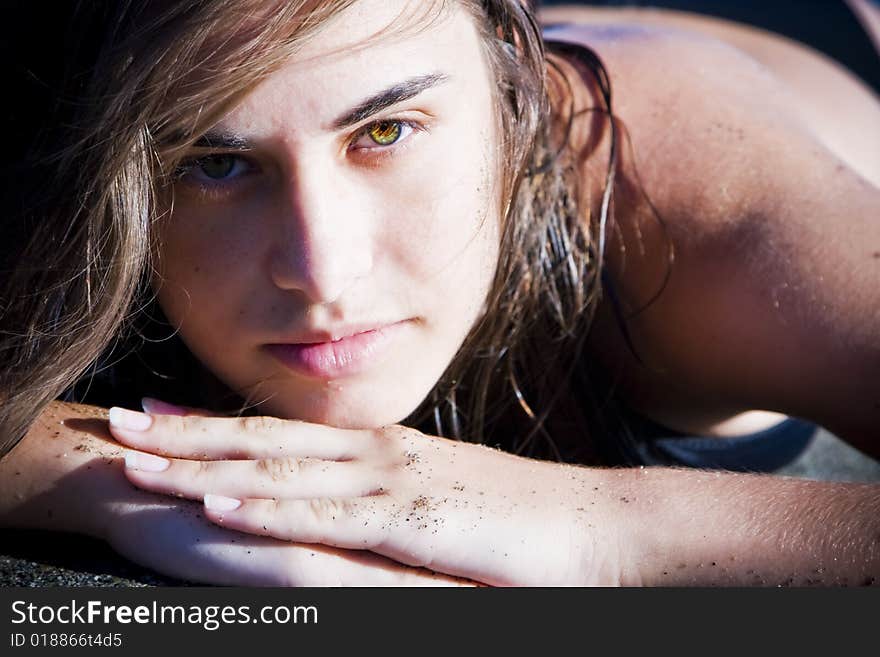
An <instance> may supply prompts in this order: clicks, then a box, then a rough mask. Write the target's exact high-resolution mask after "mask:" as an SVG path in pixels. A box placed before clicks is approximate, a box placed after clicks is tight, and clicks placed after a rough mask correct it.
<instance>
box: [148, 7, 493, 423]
mask: <svg viewBox="0 0 880 657" xmlns="http://www.w3.org/2000/svg"><path fill="white" fill-rule="evenodd" d="M420 4H421V0H412V1H407V0H393V1H389V0H363V1H362V2H359V3H357V4H356V5H355V6H354V7H353V8H351V9H349V10H347V11H345V12H343V13H342V14H340V15H339V16H338V18H337V19H335V20H334V21H332V22H330V23H328V25H327V26H326V27H325V28H324V29H323V30H322V31H321V32H320V33H319V34H318V35H317V36H315V37H314V38H313V39H312V40H310V41H309V42H308V43H307V44H306V46H305V48H304V49H303V50H301V51H300V52H298V53H297V55H295V57H294V58H293V59H292V60H291V61H289V62H288V63H287V64H286V65H285V66H284V67H283V68H282V69H281V70H279V71H278V72H276V73H275V74H274V75H272V76H271V77H269V78H268V79H266V80H265V81H264V82H263V83H261V84H260V86H258V87H257V88H256V89H255V90H254V91H253V93H251V94H250V95H249V96H247V97H246V99H245V100H244V101H243V102H242V103H241V104H240V105H239V106H238V107H237V108H236V109H235V110H234V111H232V112H231V113H230V114H228V115H227V116H226V117H225V118H223V119H222V120H221V121H220V122H219V123H218V124H217V125H216V126H215V127H214V128H213V129H212V130H211V131H210V132H209V133H208V134H207V135H205V136H204V137H203V138H202V139H201V140H200V142H199V145H198V147H197V148H196V149H194V151H193V153H192V154H191V157H189V158H188V159H187V161H186V163H185V165H184V168H183V171H182V177H181V178H180V180H179V182H177V183H176V184H175V192H174V193H175V200H174V207H173V212H172V213H171V215H170V216H169V218H168V219H166V220H165V221H164V222H163V224H162V225H161V226H160V243H161V245H162V246H161V253H160V259H159V260H160V261H159V266H158V275H157V278H156V285H157V290H158V294H159V300H160V302H161V305H162V308H163V309H164V311H165V313H166V315H167V316H168V318H169V320H170V321H171V322H172V323H173V324H174V325H175V326H179V328H180V332H181V335H182V337H183V339H184V340H185V341H186V343H187V344H188V346H189V347H190V348H191V350H192V351H193V352H194V353H195V355H196V356H197V357H198V358H199V359H200V360H201V361H202V362H203V363H204V364H205V365H206V366H207V367H208V368H209V369H211V370H212V371H213V372H214V373H215V374H216V375H217V376H219V377H220V378H221V379H222V380H223V381H225V382H226V383H227V384H228V385H229V386H230V387H231V388H232V389H234V390H236V391H237V392H238V393H239V394H241V395H242V396H244V397H245V398H247V399H249V400H250V401H252V402H258V403H261V406H260V408H261V410H262V411H263V412H266V413H272V414H276V415H280V416H283V417H290V418H298V419H303V420H307V421H311V422H321V423H327V424H332V425H336V426H341V427H372V426H381V425H384V424H390V423H394V422H398V421H400V420H401V419H403V418H404V417H406V416H407V415H408V414H409V413H411V412H412V411H413V410H414V409H415V407H416V406H417V405H418V404H419V402H421V401H422V399H424V397H425V396H426V395H427V393H428V392H429V391H430V389H431V387H432V386H433V385H434V384H435V382H436V381H437V379H438V378H439V376H440V375H441V374H442V373H443V371H444V370H445V368H446V367H447V365H448V364H449V362H450V361H451V359H452V357H453V356H454V355H455V352H456V351H457V350H458V348H459V347H460V346H461V343H462V341H463V340H464V338H465V336H466V335H467V333H468V331H469V329H470V328H471V326H472V325H473V323H474V321H475V320H476V319H477V318H478V316H479V314H480V312H481V310H482V308H483V304H484V300H485V297H486V294H487V291H488V289H489V285H490V282H491V279H492V276H493V274H494V270H495V263H496V260H497V257H498V241H499V215H500V210H499V199H498V196H499V193H498V191H497V184H496V182H497V177H498V163H497V161H496V155H495V143H496V136H495V129H496V128H495V107H494V101H493V95H492V92H491V88H492V87H491V85H492V81H491V76H490V73H489V70H488V67H487V65H486V64H485V62H484V59H483V56H482V52H481V47H480V43H479V40H478V35H477V32H476V28H475V27H474V26H473V24H472V20H471V19H470V17H469V16H468V15H467V14H465V13H464V12H463V11H461V10H460V9H454V10H452V11H451V12H449V13H448V14H444V15H443V16H442V17H441V19H439V20H437V21H435V22H432V23H430V24H429V25H428V27H427V28H425V29H423V30H418V29H411V28H412V26H411V25H406V24H405V25H404V29H400V30H395V29H394V28H395V27H398V21H404V23H406V22H408V21H406V19H405V18H402V16H405V12H406V11H408V10H411V9H412V8H413V7H416V8H418V6H419V5H420ZM410 20H411V19H410ZM389 26H390V27H391V29H390V30H388V33H387V34H382V35H379V36H375V35H376V34H377V33H379V32H381V31H382V30H383V29H386V28H388V27H389ZM371 37H373V38H372V40H371V39H370V38H371Z"/></svg>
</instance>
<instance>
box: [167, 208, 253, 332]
mask: <svg viewBox="0 0 880 657" xmlns="http://www.w3.org/2000/svg"><path fill="white" fill-rule="evenodd" d="M259 235H260V233H259V230H257V229H255V227H253V226H246V225H245V224H244V222H242V221H240V220H239V221H235V220H233V218H232V217H226V216H224V215H223V213H221V212H206V211H204V210H199V211H194V210H192V209H191V208H189V207H188V205H187V203H185V202H184V203H180V204H179V205H178V206H177V207H176V208H175V212H174V214H173V215H172V216H170V217H169V218H168V219H167V220H166V221H165V222H164V223H163V224H161V225H160V226H159V239H158V242H159V244H160V245H161V246H160V251H159V253H158V257H157V258H156V263H157V266H156V269H157V273H156V275H155V276H154V281H153V285H154V288H155V289H156V290H157V292H158V294H159V299H160V302H161V304H162V307H163V309H164V310H165V312H166V315H168V316H169V319H172V320H177V322H180V321H182V320H183V319H184V317H185V316H186V315H188V313H189V312H190V309H191V308H194V307H198V309H199V313H198V316H201V317H216V316H217V315H218V314H221V313H222V311H223V309H224V308H230V307H231V304H229V303H228V302H229V301H231V300H232V299H234V298H235V297H236V295H237V294H238V291H239V290H243V289H245V288H246V287H247V286H248V285H250V282H249V280H248V279H249V278H250V277H252V276H254V275H255V273H256V272H257V271H259V270H260V264H259V263H260V247H259V243H260V239H261V238H260V236H259ZM220 290H222V294H219V291H220ZM221 301H223V302H224V303H220V302H221Z"/></svg>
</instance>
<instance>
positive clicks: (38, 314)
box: [0, 0, 616, 457]
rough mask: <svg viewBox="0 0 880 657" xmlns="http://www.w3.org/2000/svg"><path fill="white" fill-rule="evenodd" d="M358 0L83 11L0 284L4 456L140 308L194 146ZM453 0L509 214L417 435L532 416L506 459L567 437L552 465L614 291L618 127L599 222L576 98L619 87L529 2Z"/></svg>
mask: <svg viewBox="0 0 880 657" xmlns="http://www.w3.org/2000/svg"><path fill="white" fill-rule="evenodd" d="M354 1H355V0H326V1H320V0H297V1H290V2H279V3H273V4H274V5H275V6H272V7H271V8H269V7H267V4H266V3H264V2H255V1H251V2H242V1H241V0H213V1H209V0H187V1H179V2H172V1H167V2H166V1H154V2H136V1H135V0H122V1H120V2H118V3H108V4H100V6H95V5H94V4H88V5H87V4H83V5H77V6H76V7H75V8H74V9H73V11H71V12H70V13H71V15H70V16H66V17H65V18H64V20H66V21H67V25H66V28H67V29H65V30H63V32H64V34H65V35H67V36H66V37H65V38H66V39H68V41H69V38H70V35H72V34H83V35H85V36H83V37H82V42H81V43H79V44H70V43H69V42H61V43H62V44H63V45H64V47H65V48H66V50H67V57H66V58H67V60H68V61H70V62H72V64H71V65H69V66H68V68H67V69H66V70H65V71H63V72H62V74H61V75H60V77H59V79H58V81H57V91H56V92H55V93H54V94H53V100H52V103H51V106H50V107H49V108H48V111H47V112H46V116H44V117H42V120H43V121H44V123H45V124H46V125H49V126H51V127H50V129H46V128H45V127H43V128H39V129H37V128H34V130H33V131H31V132H32V134H34V135H37V136H38V137H39V138H37V139H35V140H31V141H29V142H28V144H26V145H25V146H24V147H23V155H22V157H23V159H22V160H21V161H22V162H23V163H24V164H23V166H21V167H19V169H18V170H17V172H16V173H17V175H19V176H20V177H21V179H22V180H26V181H28V182H27V183H26V184H22V185H21V187H20V189H17V190H15V193H7V194H6V195H5V198H4V201H5V202H4V206H3V207H4V209H7V210H10V209H11V216H12V217H14V219H15V221H14V222H12V224H10V225H13V226H14V228H12V229H9V228H6V230H13V231H14V232H15V236H16V240H15V242H14V244H15V247H13V246H11V245H12V244H13V242H12V241H6V242H4V244H7V245H10V246H9V248H8V249H7V252H6V253H4V254H3V255H4V260H3V262H2V266H3V271H4V276H3V280H2V281H0V286H2V287H0V354H2V361H0V406H2V409H3V411H2V413H3V414H2V417H0V432H2V441H3V442H2V444H0V454H2V453H5V452H6V451H8V450H9V449H11V447H12V446H14V444H15V443H16V441H17V440H18V439H20V437H21V436H22V435H23V433H24V432H25V430H26V429H27V427H28V426H29V425H30V423H31V422H32V421H33V420H34V419H35V417H36V416H37V415H38V413H39V411H40V410H41V409H42V407H43V406H44V405H45V404H46V403H48V402H49V401H50V400H52V399H54V398H56V397H57V396H58V395H59V393H61V392H62V391H63V390H65V389H66V388H67V387H68V386H70V385H71V384H72V383H73V382H74V381H75V380H76V379H77V378H79V377H81V376H82V374H83V373H84V372H85V371H86V370H87V369H88V368H89V366H90V365H92V364H93V363H94V362H95V360H96V359H97V358H98V356H99V355H100V354H101V353H102V352H104V351H105V350H106V349H107V347H108V345H109V344H110V343H111V341H112V340H113V339H114V337H115V336H117V335H119V334H120V331H121V330H122V328H123V326H124V325H125V323H126V319H127V318H128V317H130V316H132V315H134V314H136V312H137V311H138V309H139V308H140V305H141V304H143V303H144V294H145V290H146V289H147V288H146V286H145V284H144V282H145V280H146V278H147V277H146V276H145V274H146V272H147V271H148V268H149V254H150V253H151V244H150V239H151V230H150V228H151V223H152V222H153V221H155V220H156V218H157V215H158V213H159V212H160V211H161V206H160V204H158V203H157V199H158V198H159V197H160V195H161V190H162V189H163V186H164V185H165V184H166V183H167V180H168V177H169V175H171V174H172V173H173V171H174V170H175V168H176V166H177V163H178V162H179V160H180V158H181V157H182V156H183V154H184V153H185V151H186V149H187V148H189V146H190V145H191V144H192V143H193V142H194V141H195V140H196V139H198V138H199V137H200V136H201V134H203V133H204V132H205V131H206V130H207V129H209V128H210V127H211V126H212V125H213V124H215V123H216V122H217V121H218V120H219V119H220V118H221V117H222V116H223V115H224V114H225V113H226V112H227V111H229V109H230V108H231V107H233V106H234V105H235V104H236V103H237V102H238V101H239V100H240V99H241V98H243V97H244V96H245V95H246V94H247V93H248V92H249V91H250V90H251V89H252V88H253V87H254V86H255V85H256V84H257V83H258V82H260V81H261V80H262V79H264V78H265V77H266V76H268V75H270V74H271V73H272V72H273V71H275V70H276V69H277V68H278V66H279V65H280V64H281V63H283V62H284V61H285V60H286V59H287V58H288V57H289V56H290V55H291V54H292V53H294V52H295V51H296V49H297V47H299V45H300V44H301V43H302V42H303V40H304V39H306V38H308V37H309V36H311V35H312V34H314V33H316V32H317V31H319V30H320V27H321V25H322V24H324V23H325V22H326V21H327V20H328V19H329V18H330V17H332V16H334V15H336V14H337V13H338V12H340V11H342V10H344V9H345V8H347V7H348V6H349V5H351V4H353V2H354ZM452 2H458V3H460V4H461V5H463V6H464V7H465V8H466V9H467V10H468V11H469V12H470V13H471V14H472V15H473V17H474V18H475V20H476V21H477V25H478V26H479V29H480V31H481V34H482V37H483V44H484V49H485V55H486V60H487V62H488V64H489V66H490V69H491V71H492V73H493V74H494V77H495V80H496V82H497V85H496V88H497V89H498V92H497V105H498V116H499V124H500V126H501V131H500V132H501V134H502V135H503V137H502V142H501V143H500V144H499V148H500V149H501V150H502V153H503V156H502V157H501V158H499V161H501V162H504V163H505V167H504V170H503V171H502V172H500V173H501V184H502V190H503V194H504V198H505V199H507V200H508V201H509V202H508V203H507V204H506V209H505V212H504V216H503V217H502V221H503V224H502V226H503V231H502V243H501V256H500V259H499V262H498V264H497V269H496V275H495V280H494V283H493V285H492V288H491V291H490V293H489V295H488V298H487V302H486V308H487V310H486V312H485V313H484V315H483V316H482V317H481V319H480V320H479V321H478V322H477V323H476V325H475V326H474V327H473V329H472V331H471V333H470V334H469V336H468V337H467V339H466V340H465V342H464V344H463V346H462V348H461V349H460V350H459V353H458V355H457V356H456V357H455V359H454V360H453V362H452V363H451V364H450V366H449V368H448V369H447V371H446V373H445V374H444V375H443V377H442V378H441V380H440V381H439V382H438V383H437V386H436V388H435V390H434V391H432V393H431V394H430V395H429V396H428V398H427V399H426V400H425V402H424V403H423V404H422V406H421V407H420V409H418V410H417V412H415V413H414V414H413V415H412V416H411V418H410V419H409V421H410V422H413V423H419V422H423V421H425V420H426V419H429V420H432V421H433V424H434V429H435V430H436V431H438V432H440V433H445V434H447V435H454V436H456V437H459V438H463V439H468V440H482V441H486V440H490V441H491V440H492V438H491V436H492V427H493V426H497V425H499V423H503V422H505V421H506V419H510V418H511V417H513V416H516V417H517V418H519V420H522V422H520V423H519V424H520V425H521V426H520V429H521V430H520V431H518V433H517V435H518V438H517V439H516V440H515V441H514V442H513V443H511V444H510V445H509V447H511V448H512V449H514V450H516V451H520V452H524V453H531V454H544V453H547V454H549V455H550V456H557V457H558V456H559V454H558V453H556V447H555V446H554V445H553V443H552V442H550V441H545V443H546V447H547V449H546V450H544V449H541V448H539V446H538V444H537V443H535V441H534V438H535V437H536V436H539V435H542V436H544V437H547V436H549V432H548V430H547V428H546V420H547V418H548V417H550V415H551V414H552V412H553V410H554V409H555V408H557V407H560V408H562V407H566V404H564V403H561V402H560V400H562V399H563V398H564V397H565V395H566V394H568V395H569V396H570V394H571V393H572V389H571V387H570V382H571V381H572V380H573V378H572V377H573V376H574V371H575V368H574V367H573V365H574V364H575V363H577V362H578V361H579V354H580V350H581V347H582V344H583V340H584V337H585V336H586V332H587V329H588V327H589V324H590V321H591V318H592V314H593V312H594V310H595V308H596V305H597V303H598V300H599V295H600V293H601V278H600V272H601V269H602V250H603V248H602V246H603V240H604V230H605V225H606V223H607V218H608V213H609V211H610V208H609V202H610V191H611V188H612V186H613V175H614V170H615V166H614V158H615V157H616V152H615V148H616V146H615V143H616V133H615V128H614V124H613V122H612V121H599V122H594V125H595V126H597V127H598V128H599V129H603V130H604V129H606V128H608V129H610V130H611V133H612V135H611V136H612V149H611V162H610V163H609V168H608V171H609V175H608V178H607V179H606V181H605V183H606V184H605V194H604V196H603V197H602V199H601V202H600V203H599V204H598V207H597V210H596V212H595V213H591V212H590V210H591V208H590V207H589V203H587V202H586V200H585V195H584V193H583V190H582V189H581V182H580V176H579V169H578V166H577V163H578V157H579V156H580V150H579V149H578V148H577V147H576V146H575V145H574V144H572V143H570V139H569V133H570V129H571V124H572V121H573V120H574V118H575V115H576V113H577V110H578V108H574V107H573V106H572V104H571V98H572V94H571V93H570V91H571V90H570V88H568V87H569V86H570V85H573V84H582V83H583V82H584V81H586V83H588V84H590V85H592V86H593V87H594V88H595V89H596V94H595V97H596V98H598V99H599V101H600V102H599V104H598V105H597V107H595V108H590V109H592V110H594V111H596V112H598V113H599V114H600V115H602V116H608V117H610V115H611V93H610V87H609V84H608V77H607V75H606V73H605V71H604V69H603V67H602V64H601V62H600V61H599V59H598V58H597V57H596V56H595V54H593V53H592V52H591V51H589V50H588V49H586V48H580V47H573V46H562V45H559V46H556V49H557V51H558V53H559V54H558V55H555V56H554V55H552V54H550V53H547V52H546V51H545V44H544V41H543V39H542V36H541V30H540V27H539V25H538V23H537V21H536V18H535V15H534V13H533V11H532V9H531V8H530V7H529V6H528V4H527V3H526V2H524V1H522V0H438V1H437V2H434V3H426V4H425V5H422V4H421V3H419V5H420V6H421V7H423V8H424V7H426V6H429V7H430V10H428V9H426V10H425V16H427V15H428V14H429V13H430V11H434V10H436V11H438V12H441V11H444V10H445V9H446V8H447V7H448V6H449V5H450V3H452ZM32 18H34V20H36V18H37V17H36V16H34V17H32ZM19 24H22V22H21V21H19ZM42 27H43V26H42V25H41V28H42ZM22 49H23V46H21V45H20V44H18V45H16V46H15V48H12V50H15V51H16V53H18V54H19V55H20V52H19V51H20V50H22ZM562 56H565V58H566V59H567V60H576V66H577V69H578V72H579V75H578V78H577V79H576V80H572V79H571V77H570V76H566V75H564V74H562V72H561V69H560V67H559V66H558V62H559V61H560V60H559V58H561V57H562ZM20 58H21V56H20ZM19 72H20V75H21V78H22V80H26V81H25V82H22V84H23V85H24V86H27V85H28V84H31V85H32V84H34V83H33V79H34V73H33V70H32V69H29V68H27V67H26V66H22V67H21V68H20V71H19ZM40 85H42V88H43V89H44V90H45V88H46V85H43V84H42V82H41V81H39V80H38V81H37V86H40ZM26 132H27V131H26ZM9 191H10V190H8V189H7V192H9ZM4 248H6V247H4ZM139 290H140V293H139ZM135 300H137V303H134V302H135ZM133 304H134V305H133ZM568 406H571V405H570V404H569V405H568ZM515 424H516V423H515Z"/></svg>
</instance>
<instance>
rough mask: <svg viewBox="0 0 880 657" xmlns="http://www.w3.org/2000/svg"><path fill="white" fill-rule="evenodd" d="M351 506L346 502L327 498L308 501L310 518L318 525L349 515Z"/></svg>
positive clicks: (307, 506)
mask: <svg viewBox="0 0 880 657" xmlns="http://www.w3.org/2000/svg"><path fill="white" fill-rule="evenodd" d="M348 506H349V505H348V504H347V503H346V501H345V500H336V499H332V498H327V497H318V498H314V499H311V500H308V502H307V504H306V508H307V509H308V513H309V516H310V520H312V521H313V522H315V523H317V524H323V523H326V522H329V521H333V520H337V519H339V518H341V517H342V516H344V515H347V513H348V511H349V509H348V508H347V507H348Z"/></svg>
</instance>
